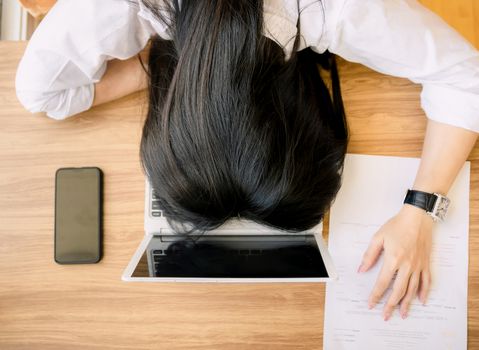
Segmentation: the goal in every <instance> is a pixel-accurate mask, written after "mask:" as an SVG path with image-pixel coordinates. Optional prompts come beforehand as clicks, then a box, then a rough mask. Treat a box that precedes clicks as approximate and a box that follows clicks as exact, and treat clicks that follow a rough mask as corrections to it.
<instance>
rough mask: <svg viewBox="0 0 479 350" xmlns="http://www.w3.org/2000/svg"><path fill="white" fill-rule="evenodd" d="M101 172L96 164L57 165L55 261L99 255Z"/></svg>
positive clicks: (71, 261) (68, 261)
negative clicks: (92, 166)
mask: <svg viewBox="0 0 479 350" xmlns="http://www.w3.org/2000/svg"><path fill="white" fill-rule="evenodd" d="M101 192H102V173H101V170H100V169H99V168H62V169H58V170H57V173H56V179H55V261H56V262H57V263H59V264H82V263H83V264H85V263H95V262H98V261H99V260H100V259H101V230H102V227H101V215H102V203H101V197H102V196H101Z"/></svg>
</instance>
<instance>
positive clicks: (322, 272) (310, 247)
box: [132, 234, 328, 278]
mask: <svg viewBox="0 0 479 350" xmlns="http://www.w3.org/2000/svg"><path fill="white" fill-rule="evenodd" d="M132 277H168V278H176V277H177V278H182V277H188V278H326V277H328V274H327V271H326V267H325V265H324V262H323V259H322V257H321V253H320V250H319V247H318V245H317V243H316V239H315V237H314V235H313V234H297V235H294V234H292V235H258V234H250V235H247V234H246V235H203V236H178V235H176V236H175V235H154V236H153V237H152V239H151V240H150V242H149V244H148V246H147V248H146V250H145V251H144V253H143V256H142V257H141V259H140V261H139V263H138V264H137V266H136V268H135V270H134V272H133V274H132Z"/></svg>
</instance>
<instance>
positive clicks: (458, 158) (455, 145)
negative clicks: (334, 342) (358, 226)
mask: <svg viewBox="0 0 479 350" xmlns="http://www.w3.org/2000/svg"><path fill="white" fill-rule="evenodd" d="M477 136H478V134H477V133H475V132H473V131H470V130H466V129H462V128H459V127H455V126H451V125H447V124H442V123H438V122H435V121H432V120H429V121H428V125H427V130H426V136H425V139H424V146H423V151H422V158H421V164H420V166H419V170H418V173H417V176H416V180H415V181H414V185H413V189H415V190H420V191H424V192H429V193H433V192H435V193H441V194H444V195H445V194H447V192H448V191H449V189H450V187H451V186H452V184H453V182H454V179H455V178H456V176H457V174H458V173H459V171H460V170H461V168H462V166H463V164H464V162H465V161H466V159H467V157H468V155H469V153H470V152H471V149H472V147H474V144H475V142H476V140H477ZM439 225H440V223H439ZM432 227H433V220H432V218H431V217H430V216H429V215H427V214H426V212H425V211H424V210H423V209H420V208H417V207H415V206H412V205H409V204H404V206H403V207H402V208H401V210H400V211H399V213H398V214H397V215H396V216H394V217H393V218H391V219H390V220H389V221H388V222H386V224H384V225H383V226H382V227H381V228H380V229H379V231H378V232H377V233H376V234H375V235H374V237H373V238H372V240H371V243H370V245H369V247H368V249H367V250H366V252H365V253H364V257H363V260H362V263H361V265H360V267H359V269H358V271H359V272H365V271H367V270H368V269H370V268H371V267H372V266H373V265H374V264H375V263H376V261H377V259H378V257H379V255H380V254H381V252H382V251H383V250H384V264H383V266H382V268H381V272H380V274H379V276H378V278H377V281H376V284H375V286H374V288H373V290H372V292H371V295H370V297H369V307H370V308H372V307H374V306H375V305H376V304H377V303H378V301H379V300H380V299H381V297H382V296H383V294H384V292H385V291H386V289H387V288H388V286H389V284H390V283H391V279H392V278H393V276H394V274H395V273H396V272H397V277H396V280H395V282H394V285H393V290H392V293H391V295H390V296H389V299H388V300H387V302H386V303H385V306H384V310H383V317H384V319H385V320H388V319H389V318H390V317H391V315H392V313H393V311H394V308H395V306H396V305H398V304H400V314H401V316H402V317H403V318H405V317H406V315H407V311H408V308H409V304H410V302H411V301H412V300H413V299H414V297H415V296H416V294H418V296H419V299H420V300H421V302H422V303H423V304H424V303H425V302H426V298H427V294H428V291H429V287H430V283H431V274H430V268H429V264H430V262H429V257H430V253H431V245H432Z"/></svg>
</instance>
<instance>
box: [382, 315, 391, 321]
mask: <svg viewBox="0 0 479 350" xmlns="http://www.w3.org/2000/svg"><path fill="white" fill-rule="evenodd" d="M389 317H391V314H390V313H387V314H385V315H384V321H387V320H389Z"/></svg>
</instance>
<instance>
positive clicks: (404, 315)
mask: <svg viewBox="0 0 479 350" xmlns="http://www.w3.org/2000/svg"><path fill="white" fill-rule="evenodd" d="M401 317H402V319H403V320H404V319H405V318H406V317H407V311H404V312H403V313H402V314H401Z"/></svg>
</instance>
